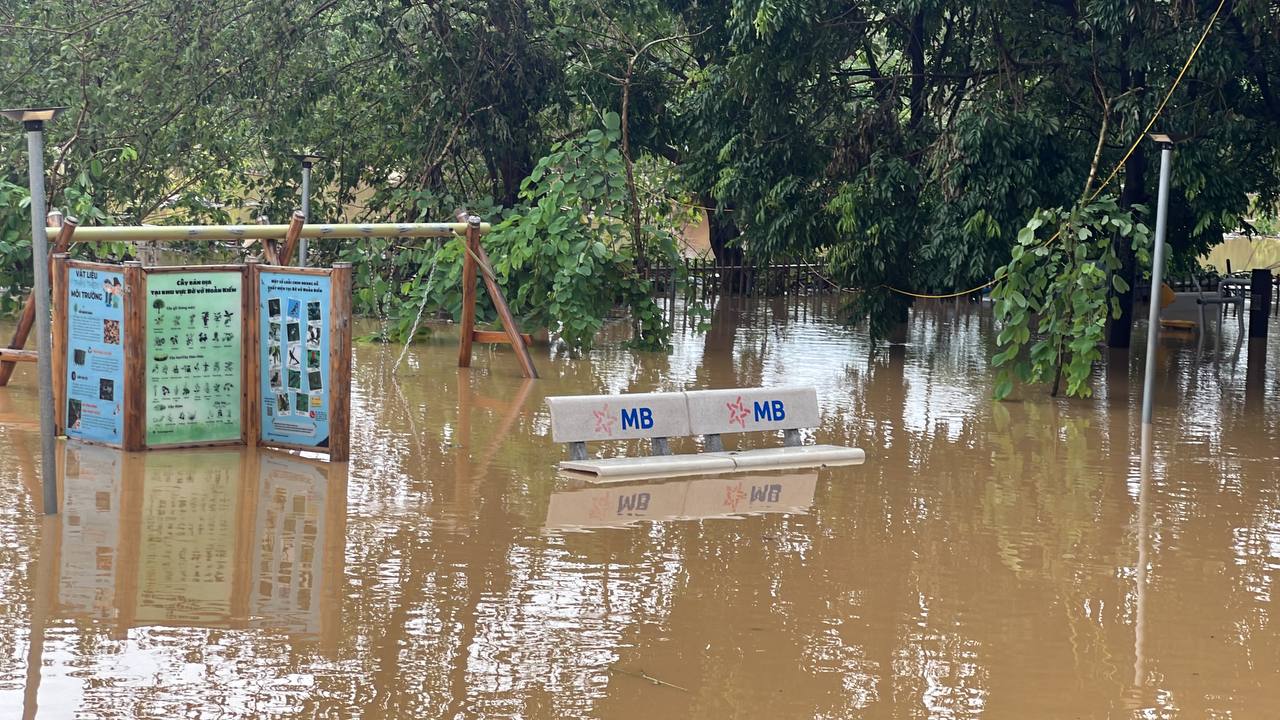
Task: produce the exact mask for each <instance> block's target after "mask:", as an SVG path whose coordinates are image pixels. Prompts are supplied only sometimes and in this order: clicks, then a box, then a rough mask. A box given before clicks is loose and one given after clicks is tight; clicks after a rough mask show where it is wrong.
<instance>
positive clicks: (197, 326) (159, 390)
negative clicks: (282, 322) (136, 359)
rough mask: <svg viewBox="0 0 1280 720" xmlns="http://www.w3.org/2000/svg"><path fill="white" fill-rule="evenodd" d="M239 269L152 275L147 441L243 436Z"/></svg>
mask: <svg viewBox="0 0 1280 720" xmlns="http://www.w3.org/2000/svg"><path fill="white" fill-rule="evenodd" d="M243 284H244V283H243V276H242V274H241V273H240V272H237V271H232V272H227V271H211V272H198V271H197V272H192V271H186V272H181V273H176V272H175V273H157V272H153V273H150V274H149V275H148V276H147V414H146V418H147V444H148V445H178V444H186V443H204V442H222V441H229V440H239V439H240V399H241V385H240V379H241V358H242V357H243V356H242V354H241V340H242V339H241V335H242V332H243V329H244V318H243V317H241V293H242V292H243Z"/></svg>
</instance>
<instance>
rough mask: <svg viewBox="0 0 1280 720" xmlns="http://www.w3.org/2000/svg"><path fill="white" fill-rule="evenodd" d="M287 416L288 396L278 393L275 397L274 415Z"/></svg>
mask: <svg viewBox="0 0 1280 720" xmlns="http://www.w3.org/2000/svg"><path fill="white" fill-rule="evenodd" d="M288 414H289V394H288V393H280V394H277V395H276V415H288Z"/></svg>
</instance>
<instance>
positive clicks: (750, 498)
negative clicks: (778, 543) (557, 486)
mask: <svg viewBox="0 0 1280 720" xmlns="http://www.w3.org/2000/svg"><path fill="white" fill-rule="evenodd" d="M817 484H818V473H817V472H810V473H806V474H765V475H732V476H726V477H720V478H706V479H702V480H682V481H667V482H649V483H642V484H636V483H626V484H617V485H609V486H606V487H579V488H575V489H572V490H565V491H562V492H557V493H552V495H551V502H550V504H549V505H548V506H547V522H546V525H545V527H546V528H547V529H565V530H568V529H575V528H582V529H586V528H605V527H620V526H623V525H632V524H635V523H638V522H640V521H642V520H651V521H661V520H689V519H706V518H716V517H730V516H733V515H737V514H739V513H742V514H757V513H772V512H785V513H803V512H805V511H806V510H808V509H809V506H810V505H812V504H813V492H814V489H815V488H816V487H817Z"/></svg>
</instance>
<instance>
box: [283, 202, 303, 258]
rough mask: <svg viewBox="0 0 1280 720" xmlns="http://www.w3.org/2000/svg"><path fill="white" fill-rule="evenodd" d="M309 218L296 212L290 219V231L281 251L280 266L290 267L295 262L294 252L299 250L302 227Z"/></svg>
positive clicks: (285, 236) (286, 235)
mask: <svg viewBox="0 0 1280 720" xmlns="http://www.w3.org/2000/svg"><path fill="white" fill-rule="evenodd" d="M306 222H307V218H306V216H305V215H303V214H302V213H301V212H295V213H294V214H293V217H292V218H290V219H289V230H288V232H286V233H285V235H284V246H283V247H282V248H281V250H280V257H279V258H278V259H279V261H280V262H279V263H278V264H279V265H288V264H289V263H290V262H292V261H293V251H294V250H297V249H298V240H299V238H301V237H302V226H303V225H305V224H306Z"/></svg>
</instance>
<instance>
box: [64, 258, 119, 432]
mask: <svg viewBox="0 0 1280 720" xmlns="http://www.w3.org/2000/svg"><path fill="white" fill-rule="evenodd" d="M123 341H124V275H123V274H121V273H117V272H107V271H105V270H99V269H96V268H86V267H77V266H75V265H72V266H70V267H69V268H68V270H67V378H66V380H67V392H66V399H67V405H66V408H65V411H66V416H65V420H66V428H67V437H71V438H77V439H80V440H90V441H95V442H103V443H111V444H119V443H120V442H121V439H122V437H123V435H124V411H123V408H124V405H123V402H122V396H123V394H124V342H123Z"/></svg>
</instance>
